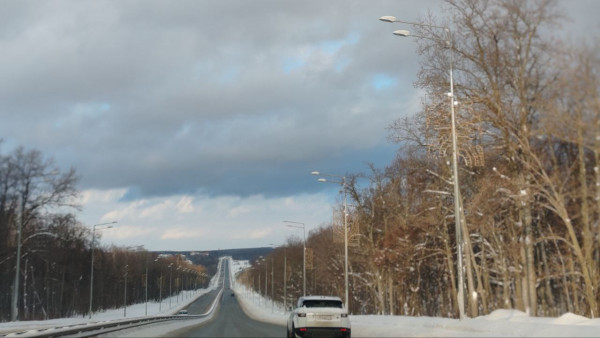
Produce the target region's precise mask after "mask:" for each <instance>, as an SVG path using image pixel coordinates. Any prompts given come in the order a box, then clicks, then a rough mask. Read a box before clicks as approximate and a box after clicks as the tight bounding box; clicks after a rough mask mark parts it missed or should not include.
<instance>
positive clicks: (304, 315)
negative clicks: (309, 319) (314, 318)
mask: <svg viewBox="0 0 600 338" xmlns="http://www.w3.org/2000/svg"><path fill="white" fill-rule="evenodd" d="M298 317H306V313H299V314H298Z"/></svg>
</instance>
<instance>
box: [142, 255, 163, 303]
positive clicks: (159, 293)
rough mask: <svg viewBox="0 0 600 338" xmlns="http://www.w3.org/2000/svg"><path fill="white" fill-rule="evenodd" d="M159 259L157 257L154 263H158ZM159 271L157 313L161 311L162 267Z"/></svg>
mask: <svg viewBox="0 0 600 338" xmlns="http://www.w3.org/2000/svg"><path fill="white" fill-rule="evenodd" d="M159 259H160V257H157V258H156V259H155V260H154V261H155V262H158V260H159ZM159 270H160V278H159V279H158V312H161V311H162V279H163V275H162V273H163V272H162V267H159ZM146 283H147V282H146Z"/></svg>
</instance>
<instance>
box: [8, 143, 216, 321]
mask: <svg viewBox="0 0 600 338" xmlns="http://www.w3.org/2000/svg"><path fill="white" fill-rule="evenodd" d="M78 179H79V177H78V176H77V174H76V172H75V170H74V169H71V170H69V171H67V172H61V171H60V170H59V169H58V166H56V164H55V163H54V161H52V160H51V159H47V158H44V156H43V155H42V154H41V152H39V151H37V150H25V149H24V148H22V147H19V148H17V149H15V150H14V151H13V152H12V153H10V154H6V155H0V239H1V240H2V245H0V285H1V286H2V289H1V290H0V321H9V320H34V319H35V320H41V319H49V318H63V317H72V316H89V315H90V313H89V310H90V307H91V310H92V312H97V311H102V310H104V309H111V308H118V307H123V306H124V305H128V304H133V303H143V302H145V301H160V300H161V299H163V298H165V297H168V296H169V295H175V294H176V293H178V292H179V291H181V290H188V289H195V288H199V287H205V286H206V285H207V284H208V281H209V276H208V275H207V274H206V270H205V268H204V267H203V266H201V265H195V264H193V263H192V262H191V261H190V260H189V259H187V258H186V257H184V256H181V255H177V254H171V255H159V254H157V253H152V252H149V251H147V250H145V249H144V248H143V247H132V248H127V247H125V248H123V247H115V246H111V247H104V246H102V245H100V244H101V243H100V241H99V239H100V238H101V236H102V231H101V230H102V227H100V226H99V227H97V228H96V227H89V226H84V225H83V224H82V223H81V222H79V221H78V220H77V219H76V218H75V216H74V213H73V212H74V211H75V210H78V209H79V206H78V205H77V196H78V194H79V191H78V190H77V189H76V184H77V182H78ZM94 230H95V231H94ZM92 232H94V236H92ZM92 240H94V244H95V245H94V246H93V245H92ZM92 248H93V260H94V264H93V272H94V273H93V276H94V277H93V284H92V283H91V281H90V278H91V275H92V274H91V266H92V264H91V261H92ZM16 271H19V272H20V273H19V274H16V273H15V272H16ZM15 286H18V287H17V288H15ZM91 288H93V297H90V289H91ZM90 301H91V302H92V303H91V305H90Z"/></svg>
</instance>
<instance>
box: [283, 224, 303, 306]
mask: <svg viewBox="0 0 600 338" xmlns="http://www.w3.org/2000/svg"><path fill="white" fill-rule="evenodd" d="M283 222H284V223H292V224H300V225H302V226H299V225H292V224H288V225H287V226H288V227H292V228H299V229H302V232H303V235H304V241H303V242H302V243H303V246H304V247H303V250H302V288H303V291H302V295H303V296H306V225H305V224H304V223H301V222H294V221H283Z"/></svg>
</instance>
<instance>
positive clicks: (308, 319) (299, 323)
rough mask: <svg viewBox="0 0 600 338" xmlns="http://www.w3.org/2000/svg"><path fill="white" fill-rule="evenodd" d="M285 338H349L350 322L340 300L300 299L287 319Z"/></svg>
mask: <svg viewBox="0 0 600 338" xmlns="http://www.w3.org/2000/svg"><path fill="white" fill-rule="evenodd" d="M287 336H288V338H293V337H315V336H319V337H321V336H333V337H343V338H350V320H349V319H348V313H347V312H346V311H345V310H344V307H343V305H342V300H341V299H340V298H339V297H329V296H306V297H300V298H299V299H298V304H297V305H296V309H295V310H294V311H292V313H290V317H289V318H288V322H287Z"/></svg>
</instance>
